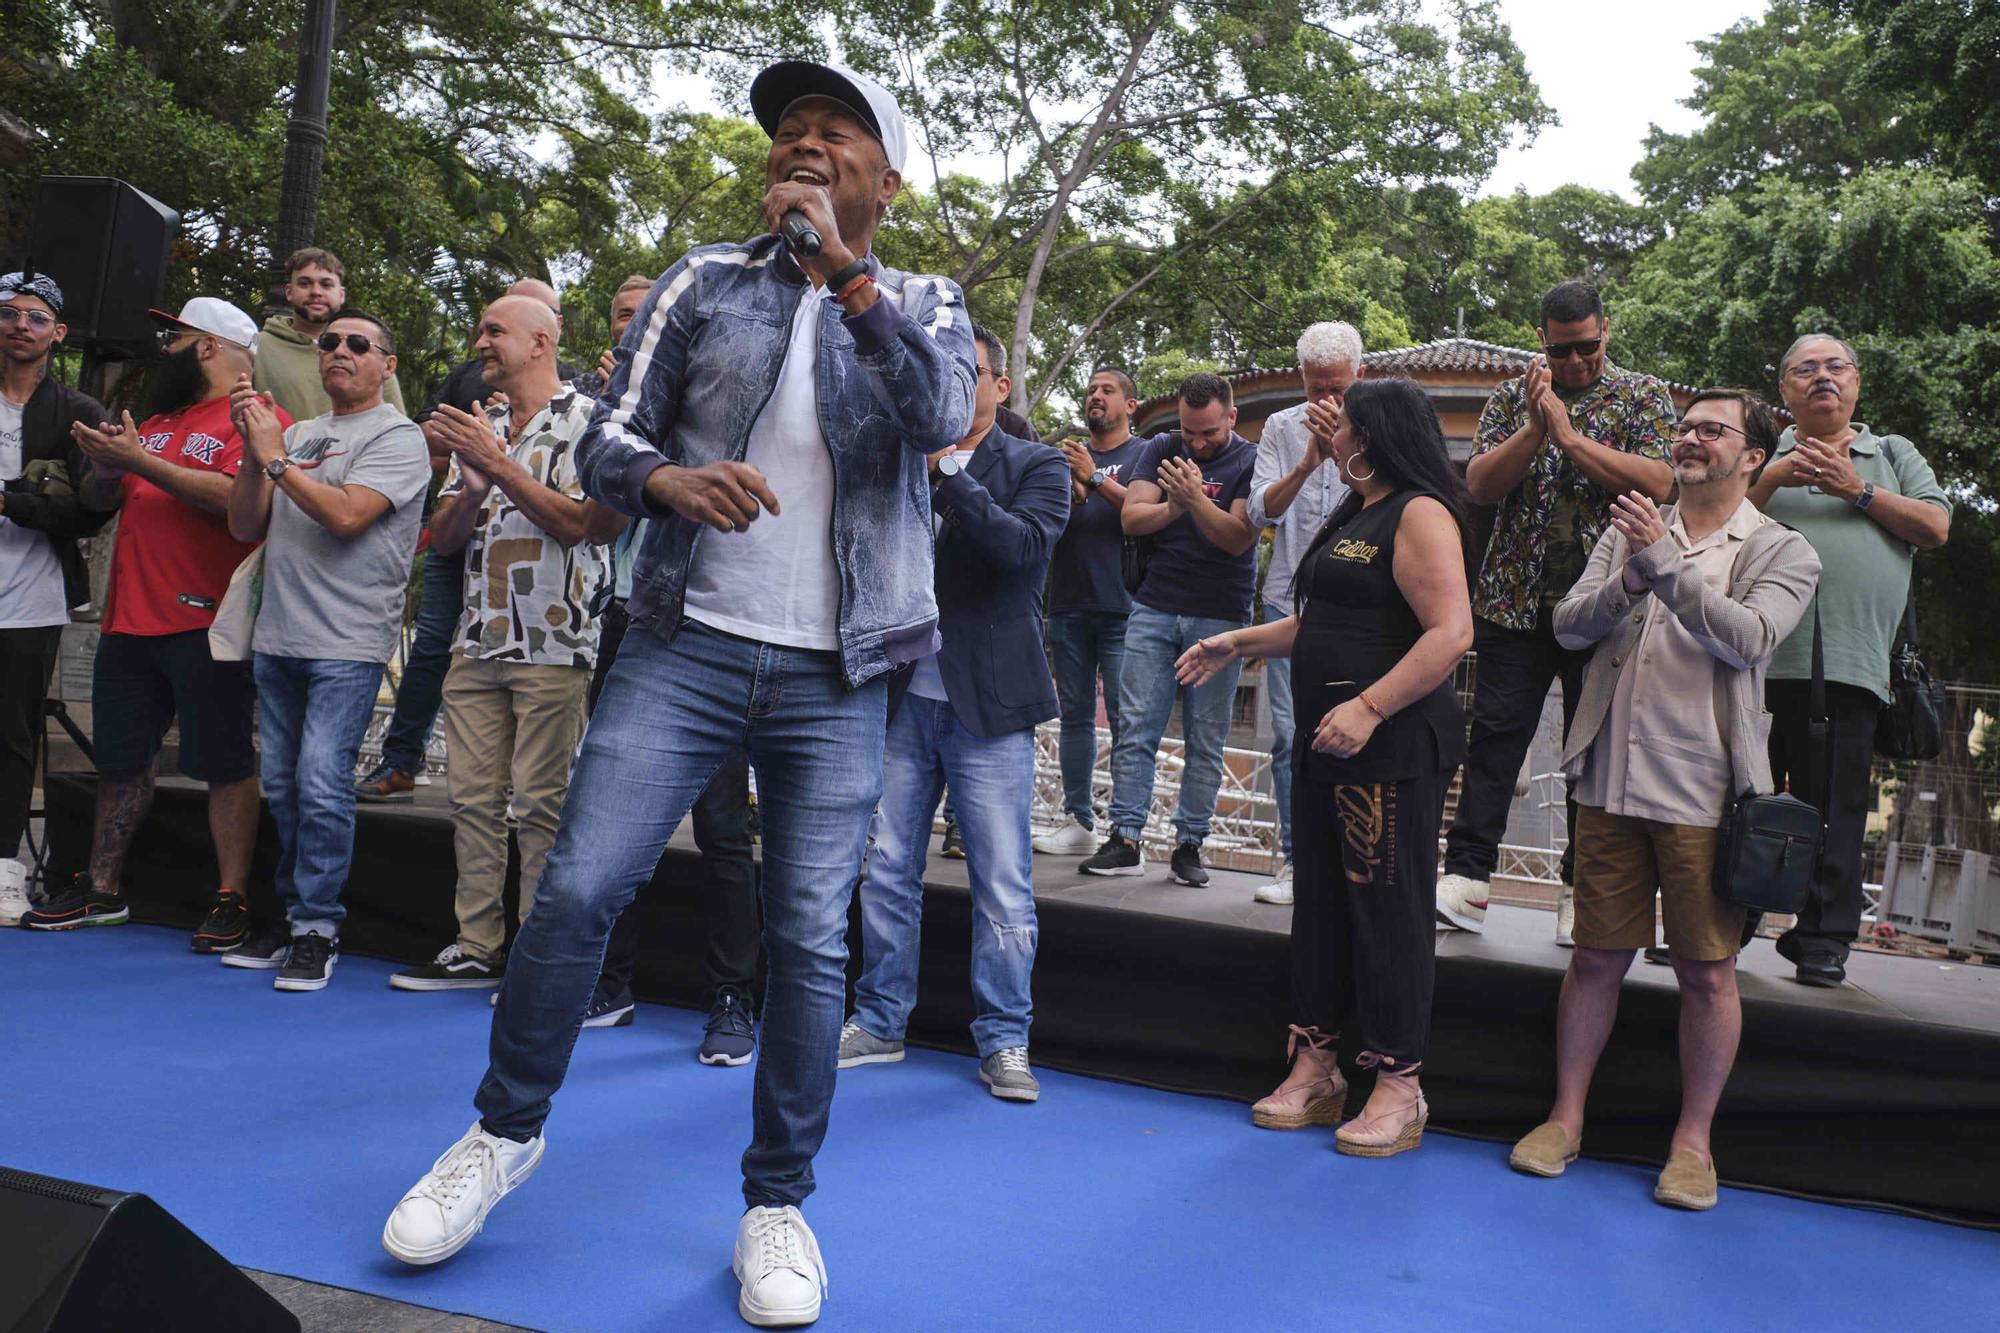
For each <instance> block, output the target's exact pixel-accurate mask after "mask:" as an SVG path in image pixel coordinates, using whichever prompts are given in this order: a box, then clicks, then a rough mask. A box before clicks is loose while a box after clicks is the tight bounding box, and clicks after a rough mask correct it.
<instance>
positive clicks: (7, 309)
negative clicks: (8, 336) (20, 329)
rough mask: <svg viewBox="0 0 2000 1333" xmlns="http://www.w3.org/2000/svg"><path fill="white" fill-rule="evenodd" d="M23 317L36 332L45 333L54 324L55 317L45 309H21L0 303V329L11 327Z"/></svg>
mask: <svg viewBox="0 0 2000 1333" xmlns="http://www.w3.org/2000/svg"><path fill="white" fill-rule="evenodd" d="M24 319H25V320H27V321H28V327H29V328H31V329H33V330H34V331H35V332H36V333H46V332H48V331H49V330H50V329H52V328H54V327H55V325H56V317H55V316H54V315H51V314H50V313H49V312H48V311H46V310H23V309H21V308H20V307H19V306H11V305H0V329H11V328H13V327H14V326H15V325H16V324H19V323H20V322H21V321H22V320H24Z"/></svg>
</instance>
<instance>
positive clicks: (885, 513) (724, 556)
mask: <svg viewBox="0 0 2000 1333" xmlns="http://www.w3.org/2000/svg"><path fill="white" fill-rule="evenodd" d="M750 104H751V108H752V110H753V111H754V112H755V113H756V116H757V119H758V121H759V123H761V124H762V125H763V126H764V128H765V129H766V130H767V131H768V132H769V133H770V135H771V152H770V158H769V162H768V166H767V179H768V182H769V187H770V188H769V190H768V192H767V193H766V194H765V196H764V216H765V221H766V222H767V223H768V224H769V226H770V227H771V228H772V231H773V233H775V232H776V231H777V229H778V228H779V227H780V225H781V224H782V222H783V220H784V219H785V216H786V215H787V214H788V213H793V212H797V213H801V214H803V215H804V217H805V220H806V221H807V222H808V223H809V224H810V225H811V227H812V229H813V230H814V231H815V232H817V233H818V236H819V238H820V249H819V253H818V254H816V255H813V256H810V257H805V256H803V255H802V254H799V253H796V252H794V251H793V249H792V248H791V246H790V245H789V244H787V243H785V242H781V241H780V239H779V237H778V236H777V235H776V234H770V235H764V236H759V237H757V238H755V239H754V240H751V241H748V242H745V243H743V244H740V245H715V246H706V247H703V248H701V249H697V250H694V251H692V252H690V253H689V254H688V255H687V256H685V257H684V258H683V259H681V261H680V262H679V263H677V264H675V265H674V266H673V267H672V268H671V269H669V270H668V271H667V273H666V275H665V276H664V277H662V278H661V279H660V280H659V282H657V283H656V284H654V286H653V290H652V292H651V294H650V295H649V296H648V297H647V298H646V302H645V304H644V305H643V306H642V307H641V308H640V310H639V313H638V315H637V316H636V317H635V318H634V319H633V321H632V324H631V327H630V328H629V329H627V331H626V333H625V337H624V339H623V340H622V341H621V343H620V345H619V347H618V349H617V365H616V368H615V369H614V370H613V372H612V375H611V380H610V382H609V384H607V385H606V387H605V389H604V392H603V394H602V395H601V396H600V398H599V400H598V407H597V412H596V416H595V417H594V419H593V420H592V422H591V425H590V428H589V430H588V431H587V432H586V433H585V435H584V436H583V438H582V440H581V441H580V442H579V444H578V447H577V457H578V466H579V469H580V471H581V474H582V478H583V486H584V490H585V492H586V493H587V494H588V495H590V496H591V497H592V498H593V499H596V500H598V501H600V502H602V503H604V504H607V505H609V506H611V507H612V508H614V509H617V510H619V511H620V512H622V513H625V514H629V515H631V516H633V517H635V518H645V519H651V520H653V521H652V522H651V523H650V524H649V525H648V528H647V532H646V536H645V538H644V540H643V544H642V546H641V548H640V553H639V557H638V563H637V568H636V569H635V571H634V576H633V589H632V597H631V599H630V601H629V602H628V603H627V613H628V615H629V617H630V621H631V628H630V631H629V632H628V635H627V637H626V639H625V643H624V645H623V647H622V649H621V651H620V653H619V657H618V662H617V665H616V666H614V667H613V668H612V671H611V673H610V676H609V678H608V679H607V681H606V683H605V688H604V693H603V695H602V696H601V698H600V699H599V702H598V706H597V712H596V714H595V716H594V718H593V720H592V722H591V726H590V730H589V732H588V734H587V735H586V736H585V739H584V743H583V749H582V754H581V756H580V757H579V759H578V761H577V765H576V770H575V774H574V776H573V778H572V780H571V783H570V789H569V798H568V800H567V802H566V804H565V806H564V809H563V819H562V825H561V829H560V831H559V832H558V833H557V835H556V842H555V846H554V849H553V850H552V851H551V853H550V855H549V859H548V864H547V867H546V869H545V870H544V872H543V877H542V881H541V885H540V887H539V889H538V891H537V893H536V898H535V910H534V911H533V912H532V913H530V914H529V915H528V918H527V920H526V922H525V923H523V925H522V928H521V933H520V936H519V938H518V939H517V940H516V941H515V944H514V948H513V953H512V955H511V957H510V960H509V963H508V967H507V977H506V981H505V983H504V984H503V985H502V987H501V990H500V997H499V1002H498V1006H497V1008H496V1011H495V1013H494V1018H493V1035H492V1046H491V1055H490V1059H491V1063H490V1067H489V1068H488V1070H487V1073H486V1078H485V1080H484V1082H482V1083H481V1085H480V1087H479V1092H478V1096H477V1097H476V1098H475V1099H474V1100H475V1104H476V1105H477V1106H478V1109H479V1113H480V1119H479V1120H478V1121H477V1122H476V1123H475V1124H474V1125H473V1126H472V1128H471V1129H470V1130H468V1131H467V1132H466V1134H465V1136H464V1137H463V1138H461V1139H460V1140H459V1141H458V1142H457V1143H456V1144H454V1145H453V1146H451V1147H450V1148H449V1149H447V1150H446V1152H445V1154H444V1155H443V1156H442V1157H440V1158H438V1160H437V1162H436V1164H435V1165H434V1166H433V1167H432V1169H431V1171H430V1172H429V1173H428V1174H427V1175H425V1176H424V1177H423V1179H422V1180H420V1181H418V1183H417V1185H416V1187H415V1188H414V1189H412V1190H411V1191H410V1192H409V1194H408V1195H406V1196H405V1197H404V1199H403V1201H402V1202H401V1203H399V1204H398V1205H397V1207H396V1210H395V1212H394V1213H393V1214H391V1216H390V1218H389V1221H388V1225H387V1226H386V1227H385V1228H384V1231H383V1236H382V1241H383V1245H384V1247H385V1248H386V1249H387V1250H388V1251H389V1253H391V1254H393V1255H395V1256H396V1257H397V1258H399V1259H402V1260H404V1261H405V1262H407V1263H416V1264H424V1263H435V1262H437V1261H438V1260H440V1259H444V1258H446V1257H448V1256H450V1255H452V1254H455V1253H456V1252H457V1251H458V1250H459V1249H460V1248H462V1247H463V1246H464V1245H465V1243H466V1242H467V1241H468V1240H470V1239H471V1238H472V1236H473V1235H474V1234H475V1233H476V1232H477V1231H478V1230H479V1228H480V1225H481V1224H482V1222H483V1221H484V1219H485V1217H486V1214H487V1213H488V1212H489V1211H490V1210H491V1209H492V1207H493V1206H494V1204H495V1203H497V1202H498V1201H499V1200H500V1198H501V1197H502V1196H504V1195H505V1194H506V1193H507V1192H508V1191H509V1190H511V1189H512V1188H513V1187H514V1186H516V1185H518V1184H520V1183H521V1181H523V1180H524V1179H526V1178H527V1176H528V1174H529V1173H530V1172H532V1171H533V1170H534V1168H535V1165H536V1163H537V1162H538V1161H539V1160H540V1159H541V1155H542V1146H543V1139H542V1122H543V1121H544V1120H545V1119H546V1118H547V1116H548V1112H549V1099H550V1098H551V1097H552V1096H553V1095H554V1094H555V1091H556V1089H557V1088H558V1087H560V1086H561V1084H562V1080H563V1074H564V1071H565V1070H566V1068H567V1067H568V1064H569V1057H570V1050H571V1047H572V1045H573V1044H574V1042H575V1040H576V1035H577V1030H578V1024H579V1022H580V1021H581V1019H582V1017H583V1012H584V1008H585V1006H587V1005H588V1004H589V1003H590V997H591V990H592V987H593V986H595V985H596V982H597V971H598V964H599V963H600V961H601V960H602V959H603V956H604V944H605V938H606V936H607V935H608V934H609V932H610V930H611V924H612V922H613V921H614V920H615V919H616V918H617V916H618V914H619V912H621V911H622V910H624V908H625V905H626V904H627V903H629V902H630V901H631V900H632V897H633V895H634V893H635V892H636V891H637V889H638V886H639V885H640V884H641V883H642V882H643V881H644V880H645V879H646V878H647V877H648V876H649V875H651V874H652V871H653V866H654V863H655V862H657V861H658V860H659V856H660V850H661V848H662V847H663V846H664V845H665V843H666V841H667V838H668V836H669V835H670V834H671V833H672V831H673V829H674V826H675V825H676V824H678V823H679V822H680V820H681V817H682V816H683V815H684V814H686V813H687V811H688V808H689V807H690V806H691V805H693V804H694V801H695V798H696V797H697V796H699V795H700V793H701V790H702V788H703V787H704V786H705V785H706V784H707V782H708V780H709V778H710V777H711V776H712V775H713V774H714V773H715V771H716V769H717V768H718V767H720V765H721V764H722V762H723V760H724V758H725V757H726V756H727V755H728V754H729V753H730V752H731V751H732V750H735V749H737V748H739V747H741V748H743V749H746V750H747V751H748V752H749V755H750V759H751V762H752V763H753V764H754V765H755V766H756V770H757V792H758V796H759V804H760V808H761V810H762V812H763V826H764V831H763V837H764V888H763V893H764V932H765V945H766V948H767V950H768V952H769V955H770V964H771V970H770V983H769V989H768V992H767V994H766V997H765V1001H764V1026H763V1034H762V1046H763V1051H762V1058H761V1059H759V1060H758V1062H757V1077H756V1090H755V1100H754V1103H753V1109H752V1137H751V1142H750V1147H749V1150H748V1151H747V1152H745V1153H744V1155H743V1176H744V1183H743V1197H744V1201H745V1202H746V1203H747V1204H748V1205H749V1206H748V1210H747V1211H746V1212H745V1213H744V1214H743V1217H742V1220H741V1222H740V1223H739V1225H738V1228H737V1234H736V1250H735V1259H734V1269H735V1272H736V1274H737V1277H738V1278H739V1279H740V1281H741V1282H742V1294H741V1297H740V1299H739V1301H738V1307H737V1308H738V1310H739V1312H740V1313H741V1314H742V1315H743V1317H744V1318H745V1319H747V1320H748V1321H750V1322H751V1323H753V1324H756V1325H759V1326H763V1327H783V1326H790V1325H797V1324H808V1323H811V1322H812V1321H813V1320H814V1319H816V1318H817V1317H818V1315H819V1307H820V1297H821V1295H822V1293H823V1292H824V1290H825V1284H826V1270H825V1267H824V1265H823V1263H822V1262H821V1259H820V1252H819V1246H818V1242H817V1241H816V1240H815V1239H814V1237H813V1234H812V1232H811V1230H810V1229H808V1228H807V1226H806V1223H805V1220H804V1219H803V1218H802V1217H801V1216H800V1215H799V1211H798V1205H799V1204H800V1203H802V1202H803V1201H804V1200H805V1198H806V1196H807V1195H808V1194H810V1193H811V1192H812V1189H813V1174H812V1161H813V1156H814V1153H815V1152H816V1151H817V1150H818V1148H819V1145H820V1141H821V1139H822V1138H823V1137H824V1136H825V1133H826V1124H827V1110H828V1106H829V1103H830V1102H831V1101H832V1098H833V1085H834V1064H835V1059H836V1053H837V1050H838V1046H839V1041H840V1022H841V1014H842V1001H843V977H844V972H843V969H844V967H845V965H846V961H847V948H846V939H845V937H846V932H847V907H848V902H849V898H850V895H851V893H852V891H853V887H854V883H855V879H856V877H857V875H858V874H859V872H860V867H861V855H862V848H863V843H864V841H865V839H866V837H867V833H868V822H869V816H870V814H871V812H872V811H873V810H874V808H875V804H876V801H877V798H878V797H879V795H880V793H881V790H882V747H883V737H884V735H885V731H886V721H887V712H888V701H889V678H890V675H891V673H893V672H895V671H896V670H897V669H898V668H899V667H902V666H904V665H906V664H908V663H911V662H914V661H916V660H917V659H919V658H921V657H924V656H926V655H928V654H929V653H932V652H934V651H935V650H936V648H937V646H938V635H937V629H936V625H937V605H936V602H935V600H934V598H933V596H932V575H931V518H930V505H929V499H928V480H927V477H926V466H925V465H926V455H928V454H931V453H934V452H936V451H938V450H940V449H943V448H945V447H947V446H949V445H951V444H953V443H955V442H956V441H957V440H958V439H959V438H960V437H962V436H963V435H964V434H965V433H966V430H967V429H968V426H969V423H970V421H971V417H972V397H973V378H974V360H973V351H972V335H971V322H970V320H969V319H968V317H967V315H966V312H965V304H964V298H963V297H962V296H961V294H960V293H959V291H958V289H957V288H956V287H955V286H954V285H953V284H952V283H950V282H949V281H947V280H945V279H943V278H935V277H916V276H912V275H909V274H904V273H899V272H897V271H896V270H894V269H890V268H885V267H884V266H883V265H882V264H881V263H880V262H878V261H877V260H876V258H875V257H874V256H873V255H872V254H871V253H870V252H869V246H870V242H871V241H872V240H873V238H874V235H875V229H876V226H877V225H878V223H879V222H880V221H881V218H882V215H883V214H884V212H885V211H886V210H887V209H888V206H889V201H890V200H892V199H893V198H895V196H896V192H897V191H898V190H899V189H900V188H901V187H902V181H903V178H902V172H901V167H902V163H903V154H904V143H905V134H904V126H903V118H902V115H901V113H900V112H899V111H898V110H897V108H896V104H895V102H894V101H893V100H892V99H891V98H890V96H889V94H888V93H887V92H886V91H884V90H883V89H882V88H880V87H878V86H877V85H875V84H874V83H871V82H869V81H868V80H867V79H864V78H861V77H860V76H858V75H855V74H852V73H850V72H848V71H846V70H842V69H838V68H834V67H830V66H825V65H816V64H811V63H807V62H803V61H787V62H785V63H782V64H778V65H773V66H772V67H771V68H769V69H767V70H765V71H764V72H763V73H762V74H760V75H758V77H757V79H756V81H755V82H754V83H752V85H751V88H750ZM803 248H804V247H801V249H803Z"/></svg>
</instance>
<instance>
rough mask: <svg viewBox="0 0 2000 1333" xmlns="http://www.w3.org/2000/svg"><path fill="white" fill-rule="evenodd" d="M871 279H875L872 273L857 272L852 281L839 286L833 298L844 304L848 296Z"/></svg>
mask: <svg viewBox="0 0 2000 1333" xmlns="http://www.w3.org/2000/svg"><path fill="white" fill-rule="evenodd" d="M873 281H875V275H874V274H873V273H862V274H859V275H857V276H856V277H855V279H854V281H852V282H850V283H848V284H847V285H846V286H845V287H843V288H841V289H840V291H839V292H837V293H835V295H834V298H833V299H834V300H836V301H839V302H840V303H841V304H842V305H845V304H847V298H848V297H850V296H852V295H854V294H855V293H856V292H858V291H860V290H861V288H862V286H863V285H864V284H866V283H870V282H873Z"/></svg>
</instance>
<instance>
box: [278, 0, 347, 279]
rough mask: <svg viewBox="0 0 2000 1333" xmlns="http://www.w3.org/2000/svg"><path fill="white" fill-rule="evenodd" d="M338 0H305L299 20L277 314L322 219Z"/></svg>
mask: <svg viewBox="0 0 2000 1333" xmlns="http://www.w3.org/2000/svg"><path fill="white" fill-rule="evenodd" d="M335 4H336V0H305V12H304V15H303V17H302V18H301V20H300V22H299V78H298V86H297V88H296V89H295V90H294V92H293V94H292V114H291V118H290V119H289V120H288V121H286V122H285V182H284V186H283V189H282V191H281V193H280V195H279V200H278V230H277V234H276V238H275V240H274V242H273V244H272V246H271V266H272V278H271V288H270V293H269V296H270V305H271V310H272V313H274V314H279V313H283V311H284V310H285V309H286V304H285V283H286V281H287V279H288V278H289V276H290V275H288V274H287V273H286V272H285V271H284V264H285V260H286V259H287V258H288V257H290V255H291V253H292V252H293V251H294V250H297V249H299V248H300V247H301V246H306V245H311V244H312V239H313V232H314V230H315V228H316V226H317V224H318V221H319V178H320V168H321V166H322V164H323V163H324V162H325V160H326V103H327V96H328V92H329V89H330V87H331V85H332V82H333V19H334V7H335Z"/></svg>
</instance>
